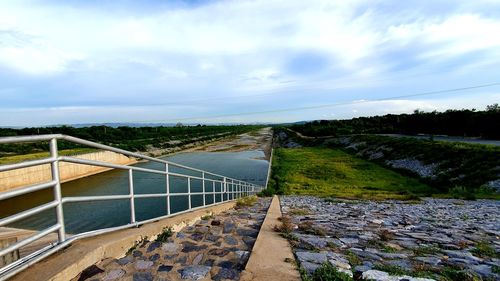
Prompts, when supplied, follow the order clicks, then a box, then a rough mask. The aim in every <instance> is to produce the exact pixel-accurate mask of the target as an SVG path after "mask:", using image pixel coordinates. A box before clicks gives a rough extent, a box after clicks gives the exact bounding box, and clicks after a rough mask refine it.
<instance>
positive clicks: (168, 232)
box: [155, 226, 174, 242]
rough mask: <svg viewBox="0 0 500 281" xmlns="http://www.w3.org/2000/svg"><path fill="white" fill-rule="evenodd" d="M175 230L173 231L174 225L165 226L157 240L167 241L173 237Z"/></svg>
mask: <svg viewBox="0 0 500 281" xmlns="http://www.w3.org/2000/svg"><path fill="white" fill-rule="evenodd" d="M173 234H174V232H173V231H172V227H170V226H169V227H164V228H163V230H162V231H161V232H160V234H158V237H156V240H155V241H156V242H167V239H168V238H170V237H172V235H173Z"/></svg>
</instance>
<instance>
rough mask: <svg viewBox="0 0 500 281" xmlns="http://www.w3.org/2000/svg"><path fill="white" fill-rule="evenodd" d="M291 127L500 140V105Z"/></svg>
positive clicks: (312, 132) (310, 131) (321, 132)
mask: <svg viewBox="0 0 500 281" xmlns="http://www.w3.org/2000/svg"><path fill="white" fill-rule="evenodd" d="M291 129H293V130H295V131H297V132H300V133H301V134H303V135H307V136H338V135H350V134H406V135H416V134H429V135H449V136H462V137H480V138H485V139H500V106H499V105H498V104H493V105H489V106H487V107H486V109H485V110H483V111H478V110H475V109H461V110H451V109H450V110H447V111H445V112H437V111H432V112H424V111H421V110H418V109H417V110H415V111H414V112H413V113H412V114H398V115H396V114H387V115H383V116H373V117H359V118H353V119H349V120H316V121H313V122H307V123H305V124H295V125H292V126H291Z"/></svg>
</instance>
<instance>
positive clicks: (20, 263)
mask: <svg viewBox="0 0 500 281" xmlns="http://www.w3.org/2000/svg"><path fill="white" fill-rule="evenodd" d="M58 140H65V141H69V142H73V143H77V144H80V145H85V146H89V147H93V148H97V149H102V150H108V151H112V152H116V153H120V154H123V155H126V156H129V157H134V158H138V159H143V160H148V161H153V162H157V163H161V164H163V165H164V169H161V170H158V169H149V168H141V167H136V166H126V165H118V164H113V163H108V162H102V161H95V160H86V159H81V158H76V157H70V156H59V154H58V149H57V142H58ZM45 141H48V142H49V149H50V156H49V157H48V158H45V159H40V160H30V161H25V162H20V163H15V164H8V165H0V172H4V171H9V170H15V169H21V168H26V167H32V166H37V165H42V164H50V166H51V174H52V180H50V181H48V182H44V183H39V184H34V185H30V186H24V187H21V188H16V189H14V190H11V191H6V192H1V193H0V208H1V202H2V201H3V200H6V199H9V198H13V197H17V196H22V195H25V194H29V193H32V192H35V191H38V190H43V189H48V188H52V190H53V194H54V200H53V201H51V202H49V203H45V204H43V205H40V206H37V207H34V208H31V209H28V210H25V211H22V212H19V213H16V214H14V215H11V216H8V217H5V218H2V219H0V226H5V225H8V224H11V223H13V222H16V221H19V220H21V219H24V218H27V217H30V216H32V215H35V214H38V213H40V212H42V211H45V210H49V209H53V208H55V210H56V219H57V222H56V224H54V225H52V226H50V227H48V228H46V229H44V230H41V231H39V232H38V233H36V234H35V235H33V236H30V237H28V238H26V239H24V240H21V241H18V242H16V243H14V244H12V245H10V246H8V247H6V248H3V249H0V257H2V256H4V255H7V254H9V253H11V252H13V251H16V250H19V249H20V248H21V247H24V246H26V245H28V244H30V243H32V242H34V241H36V240H39V239H41V238H43V237H44V236H47V235H48V234H50V233H53V232H56V231H57V233H58V240H57V242H55V243H53V244H52V245H49V246H47V247H45V248H43V249H40V250H38V251H36V252H34V253H31V254H29V255H28V256H25V257H21V258H20V259H19V260H17V261H15V262H13V263H10V264H8V265H6V266H4V267H2V268H0V280H5V279H7V278H9V277H11V276H13V275H14V274H16V273H18V272H19V271H21V270H23V269H24V268H26V267H28V266H30V265H31V264H33V263H36V262H38V261H39V260H41V259H43V258H45V257H47V256H48V255H50V254H52V253H54V252H56V251H58V250H60V249H62V248H64V247H66V246H67V245H69V244H70V243H72V242H73V241H75V240H77V239H81V238H84V237H89V236H94V235H98V234H102V233H107V232H111V231H116V230H120V229H125V228H130V227H137V226H139V225H141V224H145V223H148V222H153V221H157V220H159V219H163V218H166V217H169V216H172V215H173V214H171V208H170V206H171V198H172V197H174V198H175V197H177V196H187V197H188V209H187V210H185V211H182V212H176V213H175V214H180V213H184V212H189V211H192V210H196V209H199V208H203V207H205V206H210V205H216V204H221V203H224V202H227V201H231V200H235V199H237V198H240V197H243V196H247V195H251V194H255V193H257V192H259V191H261V190H262V189H263V188H264V187H262V186H259V185H256V184H252V183H249V182H244V181H241V180H237V179H233V178H229V177H226V176H223V175H219V174H215V173H210V172H207V171H203V170H200V169H195V168H191V167H187V166H184V165H180V164H176V163H172V162H169V161H165V160H162V159H158V158H153V157H149V156H145V155H142V154H139V153H134V152H130V151H126V150H123V149H118V148H114V147H111V146H107V145H103V144H99V143H95V142H91V141H87V140H83V139H79V138H75V137H71V136H67V135H62V134H54V135H39V136H17V137H3V138H0V144H9V143H21V142H45ZM59 162H69V163H75V164H83V165H92V166H100V167H106V168H114V169H123V170H128V188H129V194H126V195H98V196H78V197H63V196H62V193H61V179H60V175H59ZM171 167H178V168H181V169H185V170H188V171H194V172H197V173H200V174H201V176H193V175H188V174H182V173H174V172H172V171H171V169H170V168H171ZM134 171H138V172H146V173H154V174H161V175H164V176H165V183H166V184H165V185H166V186H165V192H164V193H154V194H136V193H135V192H134ZM170 176H175V177H180V178H184V179H186V183H187V191H188V192H187V193H186V192H184V193H177V192H176V193H173V192H170V187H171V186H170V179H169V178H170ZM193 180H201V182H202V192H192V191H191V182H192V181H193ZM207 184H211V185H212V188H211V191H208V192H207V191H206V185H207ZM216 184H217V185H218V186H220V191H216ZM196 195H198V196H200V195H201V196H203V205H201V206H198V207H193V206H192V202H191V198H192V196H196ZM210 195H212V199H213V201H212V203H211V204H208V205H207V204H206V197H207V196H210ZM216 195H218V196H219V197H220V201H219V202H217V201H216ZM161 197H164V198H165V199H166V215H164V216H160V217H155V218H152V219H147V220H143V221H136V212H135V199H138V198H161ZM120 199H121V200H123V199H128V200H129V201H130V223H129V224H126V225H121V226H117V227H110V228H103V229H98V230H93V231H88V232H84V233H79V234H76V235H67V234H66V230H65V222H64V204H65V203H69V202H89V201H91V202H95V201H103V200H120Z"/></svg>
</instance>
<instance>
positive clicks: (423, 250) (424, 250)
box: [413, 246, 441, 256]
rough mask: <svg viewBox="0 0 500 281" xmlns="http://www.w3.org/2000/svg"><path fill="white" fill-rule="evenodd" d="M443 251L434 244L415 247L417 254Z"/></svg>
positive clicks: (432, 253) (414, 250)
mask: <svg viewBox="0 0 500 281" xmlns="http://www.w3.org/2000/svg"><path fill="white" fill-rule="evenodd" d="M439 252H441V249H440V248H438V247H433V246H424V247H418V248H414V249H413V253H414V254H415V255H416V256H425V255H434V254H437V253H439Z"/></svg>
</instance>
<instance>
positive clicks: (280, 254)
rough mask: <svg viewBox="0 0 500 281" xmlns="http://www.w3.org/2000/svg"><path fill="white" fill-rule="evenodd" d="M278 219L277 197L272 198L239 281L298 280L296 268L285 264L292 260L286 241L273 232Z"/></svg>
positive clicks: (279, 210)
mask: <svg viewBox="0 0 500 281" xmlns="http://www.w3.org/2000/svg"><path fill="white" fill-rule="evenodd" d="M278 218H281V209H280V203H279V198H278V196H274V198H273V201H272V202H271V206H270V207H269V210H268V211H267V215H266V219H265V220H264V223H263V224H262V227H261V229H260V232H259V236H258V237H257V241H256V242H255V246H254V248H253V250H252V254H251V255H250V259H249V260H248V263H247V266H246V268H245V271H244V272H243V275H242V278H241V280H245V281H246V280H255V281H268V280H281V281H294V280H300V275H299V272H298V271H297V269H296V267H295V266H294V265H293V264H292V263H290V262H286V260H290V261H293V259H294V257H293V253H292V249H291V248H290V245H289V244H288V241H287V240H286V239H284V238H282V237H281V236H280V235H279V234H278V233H277V232H276V231H274V226H276V225H279V224H280V221H279V220H278Z"/></svg>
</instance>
